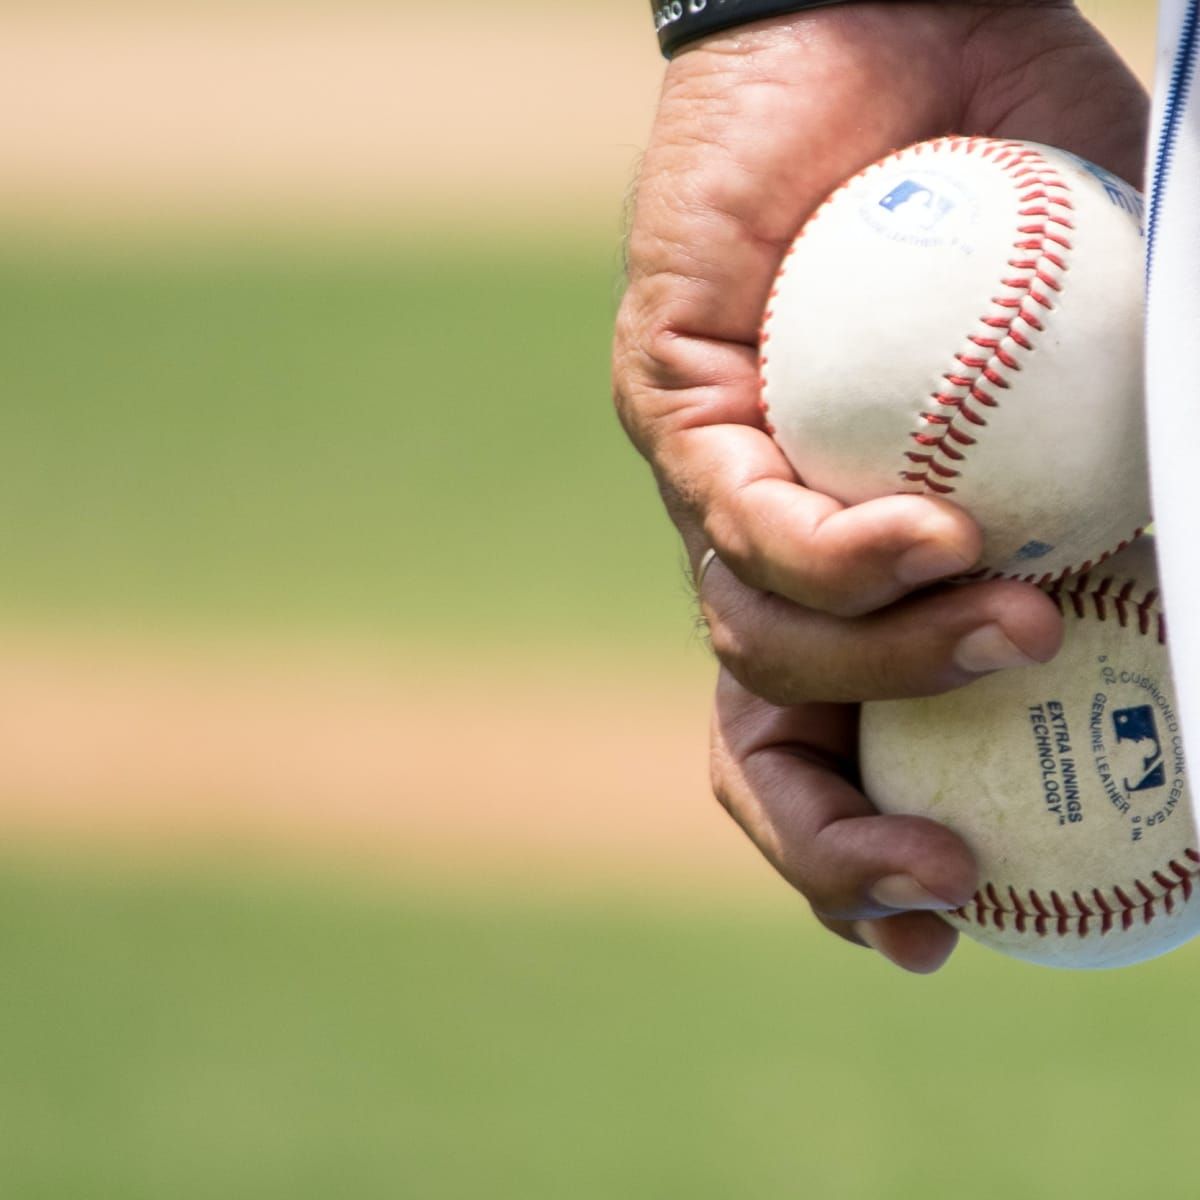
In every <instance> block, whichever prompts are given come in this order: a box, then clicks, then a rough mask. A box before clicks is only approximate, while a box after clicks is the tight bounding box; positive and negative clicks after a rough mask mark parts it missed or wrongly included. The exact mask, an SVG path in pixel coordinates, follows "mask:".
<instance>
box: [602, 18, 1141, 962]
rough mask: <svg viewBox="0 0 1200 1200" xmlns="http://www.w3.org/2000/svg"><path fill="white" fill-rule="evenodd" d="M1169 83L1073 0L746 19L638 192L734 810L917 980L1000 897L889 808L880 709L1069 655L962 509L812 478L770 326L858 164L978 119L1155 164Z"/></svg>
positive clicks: (667, 462) (945, 843)
mask: <svg viewBox="0 0 1200 1200" xmlns="http://www.w3.org/2000/svg"><path fill="white" fill-rule="evenodd" d="M1146 124H1147V99H1146V96H1145V94H1144V92H1143V90H1142V88H1141V87H1140V85H1139V84H1138V82H1137V80H1136V79H1135V78H1134V77H1133V75H1132V74H1131V73H1130V72H1129V71H1128V69H1127V68H1126V67H1125V66H1124V64H1123V63H1122V62H1121V60H1120V59H1119V58H1118V57H1117V55H1116V53H1115V52H1114V51H1113V49H1112V48H1111V47H1110V46H1109V45H1108V43H1107V42H1105V41H1104V39H1103V38H1102V37H1101V36H1100V35H1099V34H1098V33H1097V32H1096V30H1095V29H1094V28H1092V26H1091V25H1089V24H1088V22H1087V21H1086V20H1085V19H1084V18H1083V17H1082V16H1081V15H1080V14H1079V13H1078V11H1077V10H1076V9H1075V7H1074V6H1073V5H1072V4H1069V3H1062V2H1058V0H1041V2H1036V0H1026V2H1025V3H1020V2H1017V0H1010V2H1007V3H1004V2H998V3H986V4H972V3H961V4H960V3H906V2H903V0H888V2H884V3H849V4H840V5H836V6H834V7H831V8H824V9H815V10H812V11H810V12H806V13H797V14H795V15H792V16H788V17H784V18H777V19H774V20H770V21H763V22H759V23H756V24H753V25H746V26H742V27H739V28H737V29H733V30H729V31H726V32H724V33H721V34H717V35H713V36H711V37H709V38H707V39H704V40H703V41H701V42H698V43H695V44H693V45H691V46H689V47H688V48H686V49H685V50H683V51H681V52H680V53H679V54H678V55H677V56H676V58H675V59H674V60H673V61H672V62H671V64H670V65H669V67H668V69H667V72H666V76H665V80H664V84H663V89H662V95H661V100H660V105H659V109H658V114H657V117H656V121H655V125H654V130H653V134H652V137H651V141H650V145H649V148H648V149H647V152H646V155H645V159H644V163H643V167H642V172H641V177H640V180H639V184H638V189H637V194H636V204H635V211H634V218H633V223H632V228H631V231H630V236H629V252H628V253H629V286H628V290H627V292H626V295H625V298H624V301H623V304H622V307H621V310H620V314H619V317H618V321H617V331H616V339H615V347H614V390H615V398H616V404H617V409H618V412H619V414H620V416H621V419H622V422H623V423H624V426H625V428H626V430H627V432H628V434H629V436H630V438H631V439H632V441H633V443H634V444H635V445H636V446H637V448H638V449H639V450H640V451H641V453H642V454H643V455H644V456H645V457H646V458H647V459H648V461H649V462H650V464H651V466H652V468H653V470H654V472H655V475H656V477H657V480H658V484H659V488H660V491H661V494H662V497H663V500H664V502H665V504H666V507H667V509H668V511H669V512H670V514H671V517H672V519H673V520H674V522H675V524H676V526H677V528H678V529H679V532H680V534H681V536H682V538H683V541H684V544H685V546H686V548H687V552H688V555H689V558H690V561H691V564H692V568H693V570H694V571H695V570H696V569H697V567H698V565H699V562H700V560H701V558H702V557H703V555H704V553H705V551H706V550H707V549H708V548H709V547H713V548H715V549H716V551H717V553H718V555H719V559H718V561H716V562H715V563H713V564H712V565H711V567H710V569H709V570H708V571H707V572H706V574H705V577H704V580H703V584H702V587H701V588H700V603H701V607H702V611H703V614H704V618H705V620H706V621H707V623H708V626H709V629H710V631H711V638H712V645H713V649H714V651H715V653H716V655H717V657H718V659H719V660H720V664H721V669H720V679H719V683H718V687H717V694H716V701H715V708H714V716H713V735H712V779H713V787H714V791H715V792H716V795H717V797H718V799H719V800H720V801H721V803H722V804H723V805H724V806H725V807H726V808H727V809H728V811H729V812H730V814H731V815H732V816H733V818H734V819H735V820H736V821H737V823H738V824H739V825H740V826H741V827H742V829H743V830H745V832H746V833H747V835H748V836H749V837H750V838H751V839H752V840H753V841H754V843H755V844H756V845H757V846H758V848H759V850H760V851H761V852H762V853H763V855H764V856H765V857H766V858H767V859H768V860H769V861H770V862H771V863H772V865H773V866H774V867H775V868H776V869H777V870H778V871H779V872H780V874H781V875H783V877H784V878H785V879H786V880H787V881H788V882H789V883H791V884H792V885H793V886H794V887H795V888H797V889H798V890H799V891H800V892H801V893H803V894H804V896H806V897H807V899H808V900H809V902H810V904H811V905H812V907H813V910H814V912H815V913H816V914H817V916H818V917H819V918H820V919H821V921H822V922H823V923H824V924H825V925H826V926H827V927H828V928H830V929H831V930H833V931H834V932H835V933H838V934H840V935H841V936H842V937H845V938H847V939H848V940H850V941H853V942H856V943H859V944H864V945H868V946H871V947H873V948H875V949H876V950H878V951H880V952H881V953H882V954H883V955H885V956H886V957H887V958H888V959H890V960H891V961H892V962H894V963H896V964H897V965H899V966H901V967H904V968H906V969H908V970H911V971H916V972H928V971H933V970H936V969H937V968H938V967H939V966H941V965H942V963H943V962H945V960H946V959H947V957H948V956H949V955H950V953H951V951H952V950H953V948H954V943H955V938H956V934H955V933H954V932H953V931H952V930H951V929H950V927H949V926H948V925H946V924H945V923H944V922H943V921H942V920H941V919H940V918H939V917H937V916H936V915H934V913H935V910H938V909H942V910H945V909H951V908H956V907H958V906H959V905H960V904H962V903H964V902H965V901H966V900H968V899H969V898H970V896H971V895H972V894H973V892H974V890H975V880H976V874H975V864H974V862H973V860H972V857H971V854H970V852H969V851H968V849H967V848H966V846H965V845H963V843H962V842H961V841H960V840H959V839H958V838H957V837H955V836H954V835H953V834H951V833H950V832H949V831H948V830H946V829H944V828H942V827H940V826H938V825H935V824H933V823H932V822H929V821H925V820H920V819H917V818H910V817H901V816H884V815H880V814H879V813H877V812H876V811H875V809H874V808H873V806H872V805H871V803H870V801H869V800H868V799H867V797H866V796H864V795H863V794H862V792H861V791H860V790H859V788H858V786H857V765H856V751H855V743H856V734H857V716H858V709H857V704H858V703H859V702H861V701H866V700H874V699H890V698H896V697H902V696H915V695H924V694H930V693H934V692H940V691H944V690H947V689H949V688H953V687H957V686H961V685H962V684H965V683H968V682H970V681H971V680H972V679H975V678H977V677H978V676H979V675H980V674H982V673H985V672H987V671H989V670H995V669H1003V668H1014V667H1019V666H1020V665H1022V664H1025V665H1028V664H1029V663H1032V662H1044V661H1047V660H1049V659H1050V658H1052V657H1053V656H1054V654H1055V653H1056V652H1057V650H1058V647H1059V644H1060V641H1061V636H1062V630H1061V620H1060V618H1059V615H1058V613H1057V611H1056V610H1055V608H1054V606H1053V605H1052V604H1051V603H1050V601H1049V600H1048V599H1047V598H1046V597H1045V596H1044V595H1042V594H1041V593H1040V592H1038V591H1037V590H1036V589H1034V588H1031V587H1028V586H1026V585H1023V584H1018V583H1010V582H992V583H981V584H974V585H971V586H969V587H955V588H944V587H938V586H936V585H937V583H938V581H940V580H942V579H944V578H946V577H948V576H951V575H954V574H957V573H959V572H961V571H963V570H966V569H968V568H969V567H970V566H972V565H973V564H974V562H975V561H976V559H977V557H978V554H979V549H980V544H981V542H980V533H979V530H978V528H977V527H976V526H975V525H974V523H973V522H972V521H971V519H970V518H969V517H968V516H967V515H966V514H965V513H963V512H962V511H961V510H959V509H957V508H956V507H955V506H954V505H952V504H950V503H949V502H946V501H941V500H936V499H932V498H925V497H920V496H894V497H889V498H886V499H881V500H875V501H871V502H869V503H866V504H861V505H858V506H855V507H853V508H844V507H843V506H841V505H839V504H837V503H836V502H834V501H833V500H831V499H829V498H828V497H825V496H822V495H819V494H817V493H815V492H812V491H809V490H807V489H805V488H804V487H803V486H801V484H800V483H799V481H798V480H797V478H796V476H795V474H794V473H793V472H792V470H791V468H790V467H789V465H788V463H787V461H786V460H785V459H784V458H783V456H782V454H781V453H780V451H779V450H778V448H777V447H776V446H775V444H774V442H773V441H772V440H771V439H770V437H769V436H768V435H767V434H766V433H765V432H764V430H763V428H762V424H761V420H760V414H759V412H758V409H757V401H758V383H757V338H758V328H759V321H760V317H761V313H762V310H763V308H764V305H765V303H766V298H767V294H768V292H769V290H770V288H771V284H772V281H773V279H774V276H775V273H776V270H777V268H778V266H779V263H780V261H781V260H782V258H783V255H784V253H785V251H786V249H787V247H788V245H789V244H790V242H791V240H792V238H793V237H794V236H795V234H796V232H797V230H798V229H799V228H800V226H801V225H802V224H803V223H804V221H805V220H806V219H807V217H808V216H809V215H810V214H811V213H812V212H813V211H814V210H815V208H816V207H817V206H818V205H819V204H820V202H821V201H822V200H823V199H824V198H825V196H826V195H828V193H829V192H831V191H832V190H833V189H834V188H835V187H836V186H837V184H839V183H840V182H841V181H842V180H843V179H845V178H847V177H848V176H850V175H852V174H854V173H855V172H857V171H858V170H860V169H861V168H862V167H864V166H866V165H867V164H869V163H871V162H873V161H875V160H876V159H878V158H880V157H882V156H883V155H885V154H886V153H888V152H890V151H892V150H894V149H896V148H898V147H901V146H904V145H907V144H908V143H911V142H915V141H919V140H921V139H924V138H929V137H934V136H937V135H939V134H943V133H948V132H955V133H963V134H983V135H988V136H995V137H1013V138H1023V139H1027V140H1031V141H1037V142H1045V143H1048V144H1051V145H1057V146H1061V147H1064V148H1065V149H1068V150H1072V151H1074V152H1075V153H1077V154H1081V155H1083V156H1084V157H1085V158H1089V159H1091V160H1092V161H1094V162H1097V163H1099V164H1101V165H1102V166H1105V167H1107V168H1109V169H1110V170H1112V171H1114V172H1116V173H1117V174H1119V175H1123V176H1124V177H1126V178H1128V179H1130V180H1132V181H1134V182H1139V181H1140V177H1141V171H1142V161H1143V156H1144V137H1145V130H1146Z"/></svg>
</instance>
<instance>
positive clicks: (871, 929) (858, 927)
mask: <svg viewBox="0 0 1200 1200" xmlns="http://www.w3.org/2000/svg"><path fill="white" fill-rule="evenodd" d="M850 928H851V930H852V931H853V933H854V936H855V937H856V938H858V940H859V941H860V942H862V944H863V945H864V946H867V947H869V948H870V949H872V950H875V951H878V953H880V954H883V950H882V949H880V946H881V943H880V940H879V936H878V935H877V934H876V932H875V922H874V921H855V922H854V924H853V925H851V926H850Z"/></svg>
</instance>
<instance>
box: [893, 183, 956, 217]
mask: <svg viewBox="0 0 1200 1200" xmlns="http://www.w3.org/2000/svg"><path fill="white" fill-rule="evenodd" d="M879 207H880V208H882V209H885V210H886V211H887V212H889V213H891V214H892V216H893V217H895V218H896V219H897V220H899V221H902V222H903V223H904V224H905V225H907V226H909V228H911V229H922V230H930V229H936V228H937V226H938V225H940V224H941V223H942V221H943V220H945V218H946V217H947V216H949V214H950V213H952V212H953V211H954V207H955V205H954V201H953V200H951V199H950V197H949V196H945V195H942V194H941V193H939V192H937V191H935V190H934V189H933V188H931V187H930V186H929V185H928V184H924V183H919V182H918V181H917V180H915V179H906V180H904V182H903V183H899V184H897V185H896V186H895V187H894V188H892V190H891V191H890V192H888V194H887V195H886V196H884V198H883V199H882V200H880V202H879Z"/></svg>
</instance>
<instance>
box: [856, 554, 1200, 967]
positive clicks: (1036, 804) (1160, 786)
mask: <svg viewBox="0 0 1200 1200" xmlns="http://www.w3.org/2000/svg"><path fill="white" fill-rule="evenodd" d="M1049 590H1050V592H1051V594H1052V595H1054V596H1055V597H1056V598H1057V599H1058V601H1059V604H1060V607H1061V608H1062V610H1063V614H1064V617H1065V619H1066V627H1067V631H1066V642H1065V645H1064V646H1063V649H1062V651H1061V653H1060V654H1059V655H1058V657H1057V658H1056V659H1055V660H1054V661H1053V662H1051V663H1048V664H1046V665H1045V666H1038V667H1026V668H1022V669H1019V670H1013V671H1002V672H999V673H997V674H994V675H988V676H985V677H984V678H982V679H979V680H977V681H976V682H974V683H972V684H969V685H968V686H967V687H966V688H963V689H962V690H960V691H956V692H952V693H949V694H947V695H944V696H936V697H933V698H930V699H922V700H898V701H886V702H880V703H874V704H867V705H864V706H863V713H862V732H861V745H860V750H861V754H862V771H863V784H864V788H865V790H866V792H867V794H868V795H869V796H870V797H871V798H872V799H873V800H874V801H875V803H876V804H877V805H878V806H879V807H880V808H881V809H882V810H883V811H885V812H893V813H897V812H898V813H912V814H917V815H920V816H925V817H930V818H932V819H933V820H936V821H939V822H940V823H942V824H944V825H946V826H948V827H949V828H951V829H953V830H955V831H956V832H957V833H959V834H960V835H961V836H962V837H963V838H964V839H965V840H966V842H967V844H968V845H969V846H970V847H971V848H972V850H973V851H974V852H975V855H976V857H977V858H978V861H979V868H980V878H981V880H982V882H981V886H980V889H979V891H978V892H977V893H976V895H975V898H974V900H973V901H972V902H971V903H970V904H968V905H967V906H966V907H965V908H963V909H961V910H959V911H958V912H956V913H953V914H951V915H949V916H948V917H947V919H948V920H949V921H950V923H951V924H952V925H954V926H956V927H957V928H959V929H961V930H963V931H964V932H965V933H967V934H969V935H970V936H971V937H973V938H975V939H976V940H978V941H980V942H983V943H984V944H986V945H989V946H993V947H995V948H996V949H997V950H1002V951H1005V952H1006V953H1008V954H1013V955H1016V956H1017V957H1018V958H1024V959H1028V960H1030V961H1031V962H1038V963H1046V964H1050V965H1053V966H1061V967H1115V966H1123V965H1125V964H1128V963H1133V962H1138V961H1140V960H1142V959H1145V958H1151V957H1153V956H1154V955H1157V954H1162V953H1164V952H1166V951H1167V950H1170V949H1172V948H1174V947H1175V946H1178V945H1179V944H1180V943H1181V942H1183V941H1186V940H1187V939H1188V938H1191V937H1193V936H1194V935H1195V934H1196V933H1198V932H1200V896H1197V895H1196V889H1197V880H1198V877H1200V850H1198V849H1197V843H1196V838H1195V832H1194V826H1193V817H1192V806H1191V799H1190V796H1189V791H1188V782H1187V764H1186V762H1185V761H1184V756H1183V743H1182V741H1181V737H1180V730H1179V716H1178V710H1177V709H1176V705H1175V688H1174V685H1173V683H1172V680H1171V671H1170V664H1169V662H1168V657H1167V648H1166V645H1165V636H1166V634H1165V624H1164V620H1163V614H1162V610H1161V608H1160V607H1159V602H1158V580H1157V577H1156V574H1155V568H1154V546H1153V539H1152V538H1151V537H1150V536H1149V535H1146V536H1144V537H1142V538H1140V539H1139V540H1138V541H1137V542H1135V543H1134V544H1133V545H1132V546H1130V547H1129V548H1127V549H1126V550H1123V551H1122V552H1121V553H1119V554H1116V555H1114V556H1113V557H1112V558H1111V559H1109V560H1108V561H1107V562H1106V563H1104V564H1103V565H1102V566H1100V567H1097V568H1095V569H1094V570H1093V571H1091V572H1090V573H1088V574H1085V575H1080V576H1071V577H1069V578H1067V579H1065V580H1062V581H1061V582H1059V583H1057V584H1055V585H1053V586H1052V587H1051V588H1050V589H1049Z"/></svg>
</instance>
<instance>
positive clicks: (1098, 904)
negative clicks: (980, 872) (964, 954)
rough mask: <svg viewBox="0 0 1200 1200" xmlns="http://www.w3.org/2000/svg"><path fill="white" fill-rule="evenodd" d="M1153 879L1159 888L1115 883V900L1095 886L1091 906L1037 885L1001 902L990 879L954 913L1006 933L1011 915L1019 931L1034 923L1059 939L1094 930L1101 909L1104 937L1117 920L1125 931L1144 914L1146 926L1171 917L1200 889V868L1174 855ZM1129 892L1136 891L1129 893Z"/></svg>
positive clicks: (1189, 852)
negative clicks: (1043, 891)
mask: <svg viewBox="0 0 1200 1200" xmlns="http://www.w3.org/2000/svg"><path fill="white" fill-rule="evenodd" d="M1183 853H1184V856H1185V857H1186V858H1187V859H1188V860H1189V861H1190V862H1192V863H1198V864H1200V854H1198V853H1197V851H1196V850H1195V849H1193V848H1192V847H1188V849H1186V850H1185V851H1184V852H1183ZM1168 871H1169V872H1171V874H1168ZM1150 878H1151V879H1152V880H1153V881H1154V883H1155V884H1157V886H1158V891H1155V889H1154V888H1152V887H1151V886H1150V884H1148V883H1147V882H1146V881H1145V880H1143V879H1135V880H1133V881H1132V882H1131V883H1129V884H1127V885H1126V886H1125V887H1122V886H1121V885H1120V884H1113V885H1112V887H1111V892H1112V895H1113V896H1114V897H1116V902H1115V903H1113V902H1112V901H1110V900H1109V899H1108V898H1107V897H1106V896H1105V895H1104V893H1103V892H1102V891H1101V890H1100V888H1098V887H1097V888H1093V889H1092V893H1091V904H1089V903H1088V901H1087V900H1086V899H1084V897H1083V896H1082V895H1080V893H1079V892H1072V893H1071V896H1070V899H1069V900H1064V899H1063V897H1062V896H1060V895H1059V893H1058V892H1056V891H1052V892H1050V893H1049V895H1048V896H1046V897H1044V896H1043V895H1042V894H1041V893H1039V892H1038V891H1037V890H1036V889H1035V888H1031V889H1030V890H1029V891H1027V892H1024V893H1020V892H1018V891H1017V890H1016V888H1014V887H1012V886H1011V885H1010V886H1009V887H1008V888H1007V893H1008V895H1007V897H1006V899H1005V900H1002V899H1001V898H1000V893H999V892H998V891H997V890H996V885H995V884H994V883H991V882H989V883H986V884H984V886H983V887H981V888H980V889H979V891H977V892H976V893H975V895H974V896H973V897H972V898H971V900H970V902H969V903H968V904H964V905H963V906H962V908H959V909H955V911H954V912H953V913H951V914H950V915H951V916H953V917H958V918H959V919H960V920H962V921H967V922H973V923H974V924H976V925H980V926H984V927H986V926H988V925H991V926H992V927H993V928H995V929H999V930H1001V931H1003V930H1004V929H1005V921H1006V919H1010V920H1011V923H1012V926H1013V928H1014V929H1015V930H1016V932H1017V933H1026V932H1027V931H1028V930H1029V927H1030V925H1032V928H1033V932H1034V933H1036V934H1037V936H1038V937H1046V936H1047V935H1048V934H1051V933H1053V934H1054V935H1055V936H1057V937H1070V936H1072V935H1075V936H1077V937H1086V936H1087V935H1088V932H1089V930H1090V929H1091V928H1092V926H1091V925H1090V922H1092V921H1095V919H1096V910H1098V911H1099V914H1100V921H1099V932H1100V936H1101V937H1103V936H1104V935H1105V934H1107V933H1111V932H1112V930H1113V928H1114V926H1115V925H1116V923H1117V920H1118V918H1119V920H1120V924H1121V929H1122V930H1123V931H1128V930H1130V929H1132V928H1133V926H1134V924H1135V923H1136V922H1137V920H1138V919H1139V918H1140V919H1141V921H1142V924H1143V925H1149V924H1150V923H1151V921H1153V920H1154V919H1155V918H1156V917H1158V916H1161V915H1162V914H1164V913H1166V914H1168V915H1169V914H1171V913H1173V912H1175V910H1176V907H1177V906H1179V907H1181V906H1182V905H1184V904H1187V903H1188V902H1189V901H1190V900H1191V898H1192V895H1193V893H1194V891H1195V885H1196V881H1197V880H1198V879H1200V866H1198V867H1193V868H1188V867H1186V866H1184V865H1183V864H1182V863H1180V862H1177V861H1176V860H1175V859H1171V860H1170V861H1169V862H1168V863H1166V864H1165V865H1164V866H1163V867H1161V868H1159V869H1158V870H1155V871H1151V872H1150ZM1130 892H1133V893H1135V894H1134V895H1130ZM1092 905H1094V906H1095V909H1093V907H1092Z"/></svg>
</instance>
